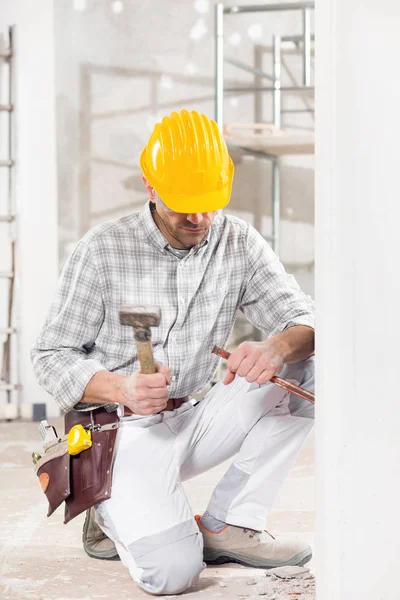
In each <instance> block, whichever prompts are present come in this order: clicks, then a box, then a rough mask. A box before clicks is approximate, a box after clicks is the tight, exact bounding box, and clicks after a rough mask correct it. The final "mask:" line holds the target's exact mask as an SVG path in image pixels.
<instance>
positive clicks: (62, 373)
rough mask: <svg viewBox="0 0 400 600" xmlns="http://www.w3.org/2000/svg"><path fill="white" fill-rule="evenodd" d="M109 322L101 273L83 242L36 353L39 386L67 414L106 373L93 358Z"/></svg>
mask: <svg viewBox="0 0 400 600" xmlns="http://www.w3.org/2000/svg"><path fill="white" fill-rule="evenodd" d="M103 321H104V306H103V300H102V293H101V285H100V281H99V277H98V273H97V270H96V268H95V264H94V262H93V260H92V257H91V251H90V248H89V246H88V245H87V243H85V242H83V241H81V242H79V244H78V245H77V247H76V249H75V251H74V252H73V254H72V255H71V257H70V258H69V260H68V261H67V263H66V265H65V267H64V269H63V271H62V273H61V276H60V280H59V283H58V289H57V292H56V296H55V299H54V302H53V304H52V306H51V308H50V311H49V313H48V316H47V319H46V322H45V324H44V326H43V328H42V331H41V333H40V335H39V338H38V340H37V342H36V345H35V346H34V348H33V349H32V351H31V358H32V363H33V368H34V371H35V374H36V377H37V379H38V382H39V384H40V385H41V386H42V387H43V388H44V389H45V390H46V391H47V392H49V393H50V394H52V395H53V397H54V399H55V401H56V402H57V404H58V405H59V406H60V408H61V410H62V411H63V412H67V411H68V410H70V409H71V408H73V407H74V406H75V404H77V403H78V402H79V400H80V399H81V398H82V395H83V393H84V391H85V388H86V386H87V384H88V382H89V381H90V379H91V378H92V377H93V375H95V373H97V372H98V371H101V370H103V369H104V367H103V366H102V364H101V363H100V362H98V361H97V360H93V359H91V358H90V354H91V348H93V347H94V344H95V340H96V338H97V335H98V332H99V330H100V328H101V326H102V324H103Z"/></svg>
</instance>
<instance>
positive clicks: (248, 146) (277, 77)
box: [215, 1, 314, 253]
mask: <svg viewBox="0 0 400 600" xmlns="http://www.w3.org/2000/svg"><path fill="white" fill-rule="evenodd" d="M313 9H314V2H313V1H306V2H293V3H284V4H265V5H263V4H260V5H249V6H224V5H223V4H222V3H218V4H216V6H215V25H216V26H215V53H216V54H215V119H216V122H217V124H218V125H219V127H220V129H221V131H223V132H224V135H225V138H226V141H227V143H228V147H229V148H230V149H232V150H240V151H242V152H244V153H247V154H249V155H252V156H256V157H259V158H264V159H267V160H270V161H271V162H272V235H271V236H270V237H267V239H268V240H269V241H270V242H271V244H272V247H273V249H274V250H275V252H277V253H279V241H280V240H279V237H280V236H279V223H280V208H281V197H280V196H281V194H280V156H282V155H290V154H313V153H314V141H313V139H308V140H307V141H305V139H304V138H303V139H300V138H298V139H295V138H294V137H293V135H292V136H286V137H285V132H284V131H283V130H282V129H281V124H282V123H281V122H282V118H281V117H282V114H283V113H297V112H305V113H308V112H313V109H312V108H305V109H292V110H290V109H288V110H282V94H284V93H286V92H296V93H304V92H306V93H307V92H313V91H314V87H313V86H312V83H311V79H312V78H311V56H312V42H313V41H314V35H313V34H312V32H311V11H312V10H313ZM276 11H282V12H284V11H299V12H300V13H301V16H302V34H301V35H288V36H279V35H274V36H273V60H272V62H273V65H272V73H271V74H269V73H265V72H264V71H263V70H262V69H260V68H258V67H257V66H256V67H253V66H251V65H248V64H245V63H243V62H241V61H238V60H236V59H235V60H233V59H231V58H228V57H225V56H224V16H225V15H238V14H243V13H256V12H276ZM282 42H290V43H292V44H293V45H294V48H295V49H296V51H297V52H298V53H299V54H300V55H301V58H302V83H301V85H291V86H282V84H281V75H282V74H281V70H282ZM224 63H229V64H231V65H234V66H235V67H237V68H239V69H242V70H244V71H247V72H250V73H253V74H254V75H255V76H256V77H257V78H258V80H259V79H266V80H268V81H269V82H270V84H269V85H265V86H264V85H257V86H249V85H244V86H233V87H225V86H224ZM249 92H254V93H263V92H270V93H272V103H273V104H272V108H273V123H272V124H270V127H269V128H268V126H267V125H268V124H266V123H253V124H248V125H247V126H245V127H246V128H247V129H249V130H253V131H254V132H255V133H253V134H252V135H249V136H248V138H247V139H246V138H245V136H243V135H242V134H241V135H236V137H235V136H234V135H230V134H231V133H232V129H233V128H234V127H236V129H240V128H241V129H243V125H241V124H239V125H236V126H233V125H231V126H229V125H228V126H226V125H225V123H224V94H225V93H249ZM266 129H269V136H268V137H265V133H263V131H265V130H266ZM276 134H277V135H276ZM263 135H264V138H263V137H262V136H263Z"/></svg>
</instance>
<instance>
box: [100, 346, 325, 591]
mask: <svg viewBox="0 0 400 600" xmlns="http://www.w3.org/2000/svg"><path fill="white" fill-rule="evenodd" d="M281 376H282V377H286V378H287V379H290V380H291V381H294V382H296V383H298V384H299V385H302V386H303V387H305V388H306V389H308V390H310V391H314V358H313V357H312V358H310V359H308V360H306V361H302V362H300V363H296V364H294V365H286V366H285V368H284V370H283V371H282V373H281ZM313 416H314V407H313V405H312V404H310V403H309V402H307V401H306V400H302V399H301V398H299V397H298V396H295V395H293V394H289V393H287V392H286V391H285V390H282V389H281V388H279V387H277V386H275V385H274V384H272V383H267V384H266V385H263V386H258V385H257V384H249V383H247V381H246V380H245V379H243V378H240V377H236V378H235V380H234V381H233V382H232V383H231V384H230V385H228V386H225V385H223V383H222V382H220V383H218V384H217V385H215V386H214V387H213V388H212V389H211V390H210V392H209V393H208V394H207V395H206V396H205V398H204V399H203V400H202V401H201V402H199V403H198V404H197V405H196V406H193V405H192V404H191V403H190V402H188V403H185V404H184V405H182V406H181V407H180V408H179V409H177V410H174V411H171V412H163V413H160V414H157V415H152V416H150V417H130V418H126V419H125V418H124V419H122V421H121V426H120V429H119V432H118V436H117V447H116V456H115V462H114V471H113V480H112V497H111V498H110V499H109V500H107V501H105V502H103V503H101V504H99V505H98V506H97V509H96V520H97V522H98V523H99V525H100V527H101V528H102V529H103V531H104V532H105V533H106V534H107V535H108V536H109V537H110V538H111V539H112V540H114V542H115V544H116V547H117V550H118V553H119V555H120V557H121V560H122V562H123V563H124V565H125V566H126V567H127V568H128V569H129V571H130V574H131V576H132V578H133V579H134V580H135V581H136V582H137V583H138V584H139V585H140V586H141V587H142V588H143V589H145V590H146V591H147V592H149V593H153V594H176V593H179V592H181V591H184V590H185V589H186V588H187V587H189V586H190V585H192V583H194V582H195V581H196V580H197V578H198V575H199V573H200V572H201V571H202V569H203V568H204V566H205V565H204V563H203V560H202V538H201V535H200V534H199V530H198V527H197V524H196V522H195V520H194V518H193V513H192V511H191V508H190V506H189V504H188V501H187V498H186V496H185V493H184V491H183V487H182V481H184V480H186V479H189V478H190V477H194V476H196V475H199V474H200V473H203V472H205V471H207V470H209V469H211V468H212V467H215V466H216V465H218V464H219V463H221V462H223V461H225V460H227V459H228V458H230V457H233V456H235V455H236V456H235V459H234V460H233V462H232V464H231V466H230V468H229V469H228V471H227V472H226V474H225V475H224V477H223V478H222V479H221V481H220V482H219V483H218V485H217V487H216V488H215V489H214V492H213V494H212V496H211V499H210V503H209V505H208V508H207V510H208V511H209V512H210V513H211V514H212V515H213V516H214V517H215V518H217V519H219V520H221V521H224V522H226V523H229V524H231V525H238V526H241V527H245V528H250V529H257V530H262V529H263V528H264V527H265V519H266V517H267V515H268V513H269V512H270V510H271V507H272V504H273V502H274V500H275V498H276V496H277V494H278V491H279V489H280V487H281V485H282V483H283V481H284V480H285V478H286V476H287V474H288V472H289V469H290V468H291V466H292V465H293V463H294V462H295V459H296V457H297V455H298V452H299V450H300V449H301V447H302V445H303V443H304V441H305V439H306V437H307V435H308V434H309V433H310V431H311V429H312V425H313Z"/></svg>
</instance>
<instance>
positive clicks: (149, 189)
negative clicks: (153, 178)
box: [142, 175, 156, 202]
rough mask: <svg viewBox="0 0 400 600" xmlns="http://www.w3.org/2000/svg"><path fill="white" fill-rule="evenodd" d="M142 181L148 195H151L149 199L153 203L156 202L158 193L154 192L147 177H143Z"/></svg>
mask: <svg viewBox="0 0 400 600" xmlns="http://www.w3.org/2000/svg"><path fill="white" fill-rule="evenodd" d="M142 181H143V183H144V187H145V188H146V190H147V193H148V194H149V198H150V200H151V201H152V202H155V201H156V192H155V190H154V188H152V187H151V185H150V184H149V182H148V181H147V179H146V177H145V176H144V175H142Z"/></svg>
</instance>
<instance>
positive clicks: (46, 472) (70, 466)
mask: <svg viewBox="0 0 400 600" xmlns="http://www.w3.org/2000/svg"><path fill="white" fill-rule="evenodd" d="M64 424H65V433H66V434H67V433H68V432H69V430H70V429H71V427H73V426H74V425H77V424H81V425H83V426H84V427H89V428H90V429H91V438H92V446H91V447H90V448H88V449H87V450H83V451H82V452H81V453H80V454H77V455H75V456H73V455H71V454H69V452H68V441H67V436H66V435H64V436H63V437H62V438H59V439H58V440H57V441H55V442H53V443H51V444H48V445H47V447H45V454H44V456H43V457H42V458H41V459H40V460H39V461H38V463H37V465H36V474H37V476H38V477H39V481H40V483H41V486H42V489H43V491H44V493H45V494H46V496H47V499H48V501H49V510H48V513H47V516H48V517H49V516H50V515H51V514H53V512H54V511H55V510H56V509H57V508H58V507H59V506H60V504H61V503H62V502H63V501H64V502H65V513H64V523H68V522H69V521H71V519H73V518H74V517H76V516H78V515H79V514H81V513H82V512H85V511H86V510H87V509H88V508H90V507H92V506H94V505H95V504H97V503H99V502H102V501H103V500H108V498H110V497H111V481H112V467H113V458H114V451H115V441H116V437H117V431H118V426H119V417H118V415H117V413H116V412H112V413H109V412H107V411H106V410H105V409H103V408H100V409H96V410H92V411H87V412H82V411H76V410H72V411H70V412H68V413H67V414H66V415H65V418H64Z"/></svg>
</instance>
